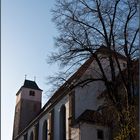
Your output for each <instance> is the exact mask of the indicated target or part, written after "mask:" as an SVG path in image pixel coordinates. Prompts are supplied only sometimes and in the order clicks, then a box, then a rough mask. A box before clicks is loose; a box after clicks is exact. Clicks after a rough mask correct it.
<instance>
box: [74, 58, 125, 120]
mask: <svg viewBox="0 0 140 140" xmlns="http://www.w3.org/2000/svg"><path fill="white" fill-rule="evenodd" d="M119 61H120V66H121V68H122V69H124V68H125V67H124V66H123V63H126V62H125V61H123V60H119ZM101 63H102V65H103V68H104V70H105V74H106V76H107V77H108V79H110V78H111V72H110V67H109V62H108V60H107V59H106V58H102V61H101ZM115 66H116V63H115ZM118 72H119V71H118V69H117V66H116V74H118ZM100 74H101V72H100V69H99V67H98V64H97V63H96V61H93V62H92V64H91V65H90V66H89V68H88V69H87V70H86V72H85V73H84V74H83V76H82V77H81V78H80V79H79V81H82V80H84V79H87V78H101V75H100ZM79 81H78V82H79ZM104 90H105V86H104V83H103V82H102V81H94V82H91V83H89V84H88V85H87V86H84V87H83V88H82V87H77V88H76V89H75V117H76V118H77V117H79V115H81V114H82V113H83V112H84V111H85V110H86V109H91V110H96V109H97V108H98V107H99V106H100V105H101V104H102V103H103V99H102V100H101V99H100V100H98V99H97V96H98V95H99V94H100V93H102V92H103V91H104Z"/></svg>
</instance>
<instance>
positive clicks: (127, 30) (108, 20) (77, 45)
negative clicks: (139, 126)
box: [50, 0, 139, 140]
mask: <svg viewBox="0 0 140 140" xmlns="http://www.w3.org/2000/svg"><path fill="white" fill-rule="evenodd" d="M52 12H53V21H54V22H55V23H56V26H57V28H58V30H59V36H58V37H56V39H55V41H56V45H55V46H56V51H55V52H53V53H52V55H51V57H50V62H51V63H53V62H59V63H60V64H61V66H66V67H67V68H68V70H67V71H66V72H65V74H66V77H67V76H68V75H67V73H71V70H73V67H75V66H78V65H79V64H80V63H82V62H83V61H84V60H87V59H88V58H90V57H94V59H95V61H96V62H97V64H98V67H99V69H100V71H101V76H100V78H97V79H89V81H87V80H86V81H82V83H80V84H79V85H85V84H87V83H88V82H94V81H97V80H101V81H103V82H104V85H105V86H106V89H107V92H106V96H105V98H106V101H107V103H108V105H107V108H106V110H109V109H110V108H111V109H112V110H115V112H116V115H115V114H114V115H115V116H114V118H116V117H117V121H116V122H117V125H118V124H119V128H120V129H119V131H118V132H119V133H118V134H117V136H116V137H115V138H116V139H119V138H120V139H121V140H123V139H126V138H127V139H128V138H129V139H130V140H132V139H134V131H127V130H130V127H131V126H133V125H132V124H133V122H134V116H133V115H132V114H133V113H134V110H135V109H133V108H134V104H135V102H134V95H135V86H134V85H135V83H134V82H135V80H134V69H132V67H133V64H134V61H135V59H136V58H138V44H139V40H138V33H139V27H138V1H137V0H111V1H110V0H57V1H56V5H55V8H54V9H53V10H52ZM101 46H105V47H106V48H107V50H108V58H107V59H108V60H109V65H108V67H109V69H110V72H111V78H108V76H107V74H106V72H105V70H104V67H103V64H102V63H101V60H100V58H99V56H98V55H97V53H95V52H97V51H98V50H99V48H100V47H101ZM118 53H120V54H122V55H124V56H125V60H126V70H125V71H124V70H122V69H121V66H120V62H119V58H118ZM114 63H116V64H117V69H118V70H119V75H118V76H117V74H116V73H117V72H116V66H114ZM124 73H125V74H124ZM61 75H62V73H61ZM118 77H119V78H118ZM54 79H57V80H58V79H59V80H61V81H62V80H64V79H65V78H62V77H61V76H60V74H59V76H57V78H56V77H55V78H53V80H54ZM118 79H120V80H121V88H122V90H123V96H122V94H120V92H119V90H118V89H119V88H120V85H117V83H118ZM124 95H125V96H124ZM120 99H121V100H120ZM124 116H125V117H124ZM128 118H131V120H130V119H128ZM113 123H114V122H113ZM114 124H115V123H114ZM126 128H127V129H126ZM133 128H134V126H133ZM119 134H120V135H119Z"/></svg>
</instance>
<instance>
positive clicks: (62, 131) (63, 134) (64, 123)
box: [60, 105, 66, 140]
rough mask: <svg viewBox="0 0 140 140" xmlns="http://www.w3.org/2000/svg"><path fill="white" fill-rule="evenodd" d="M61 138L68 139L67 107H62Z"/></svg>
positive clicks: (61, 139) (62, 139)
mask: <svg viewBox="0 0 140 140" xmlns="http://www.w3.org/2000/svg"><path fill="white" fill-rule="evenodd" d="M60 140H66V107H65V105H62V107H61V108H60Z"/></svg>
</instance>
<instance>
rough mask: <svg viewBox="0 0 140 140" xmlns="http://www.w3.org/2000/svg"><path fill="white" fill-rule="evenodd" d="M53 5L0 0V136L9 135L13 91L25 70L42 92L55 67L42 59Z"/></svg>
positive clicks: (49, 43)
mask: <svg viewBox="0 0 140 140" xmlns="http://www.w3.org/2000/svg"><path fill="white" fill-rule="evenodd" d="M53 5H54V0H2V1H1V77H2V79H1V139H2V140H11V139H12V131H13V120H14V109H15V102H16V92H17V91H18V90H19V88H20V87H21V86H22V85H23V82H24V79H25V78H24V77H25V74H26V75H27V79H29V80H34V76H36V82H37V84H38V85H39V87H40V88H41V89H43V93H45V92H46V91H47V90H48V88H49V85H47V84H46V82H47V80H46V77H47V76H49V75H51V74H53V73H54V72H55V71H56V70H57V66H56V65H54V66H50V65H48V64H47V63H46V59H47V56H48V55H49V54H50V52H51V51H52V50H53V49H54V48H53V46H54V40H53V37H55V36H56V34H57V31H56V27H55V25H54V24H53V23H52V22H51V18H52V15H51V12H50V9H51V8H52V7H53ZM43 97H45V96H43ZM45 102H46V98H43V104H44V103H45Z"/></svg>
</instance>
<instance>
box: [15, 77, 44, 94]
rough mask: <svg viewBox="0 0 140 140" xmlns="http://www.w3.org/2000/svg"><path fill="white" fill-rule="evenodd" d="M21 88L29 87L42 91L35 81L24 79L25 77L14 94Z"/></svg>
mask: <svg viewBox="0 0 140 140" xmlns="http://www.w3.org/2000/svg"><path fill="white" fill-rule="evenodd" d="M22 88H30V89H34V90H40V91H42V90H41V89H40V88H39V87H38V85H37V84H36V82H35V81H31V80H26V79H25V81H24V84H23V86H22V87H21V88H20V89H19V91H18V92H17V94H16V95H18V94H19V92H20V90H21V89H22Z"/></svg>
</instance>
